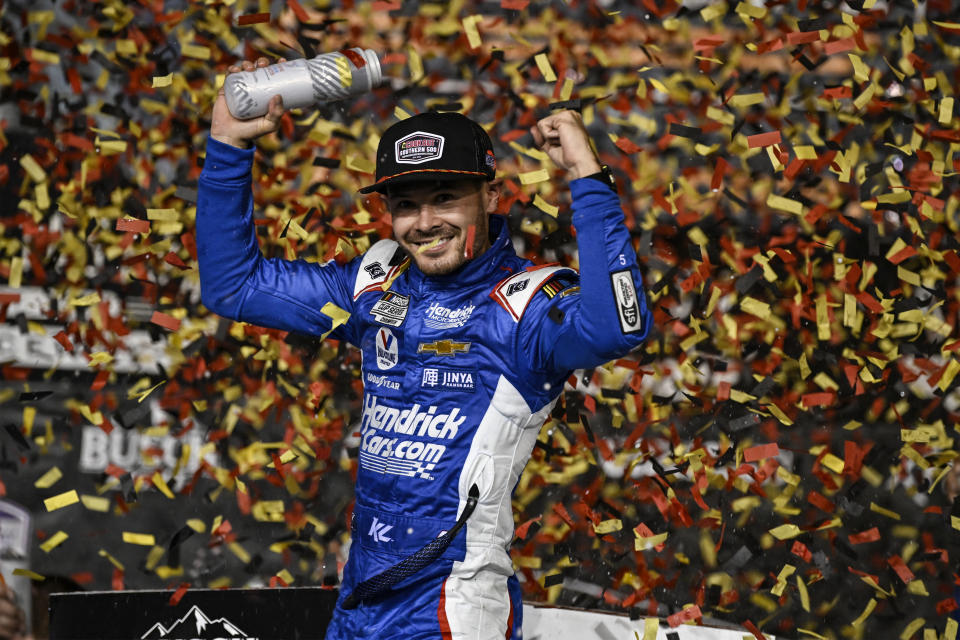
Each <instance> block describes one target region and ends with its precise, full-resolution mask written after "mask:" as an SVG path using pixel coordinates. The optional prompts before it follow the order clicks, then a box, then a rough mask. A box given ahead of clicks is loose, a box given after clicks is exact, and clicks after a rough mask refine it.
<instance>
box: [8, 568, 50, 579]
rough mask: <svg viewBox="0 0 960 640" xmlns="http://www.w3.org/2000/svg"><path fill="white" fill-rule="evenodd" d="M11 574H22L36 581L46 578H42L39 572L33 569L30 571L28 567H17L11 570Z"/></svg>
mask: <svg viewBox="0 0 960 640" xmlns="http://www.w3.org/2000/svg"><path fill="white" fill-rule="evenodd" d="M13 575H15V576H24V577H27V578H30V579H31V580H35V581H37V582H40V581H41V580H46V578H44V577H43V576H42V575H40V574H39V573H36V572H35V571H30V569H21V568H19V567H18V568H16V569H14V570H13Z"/></svg>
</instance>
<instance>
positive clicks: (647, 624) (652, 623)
mask: <svg viewBox="0 0 960 640" xmlns="http://www.w3.org/2000/svg"><path fill="white" fill-rule="evenodd" d="M659 628H660V620H659V619H658V618H647V619H646V620H644V621H643V640H657V630H658V629H659Z"/></svg>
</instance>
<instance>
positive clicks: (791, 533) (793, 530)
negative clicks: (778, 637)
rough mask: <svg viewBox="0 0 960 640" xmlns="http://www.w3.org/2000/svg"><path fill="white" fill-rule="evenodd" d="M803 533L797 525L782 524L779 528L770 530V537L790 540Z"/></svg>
mask: <svg viewBox="0 0 960 640" xmlns="http://www.w3.org/2000/svg"><path fill="white" fill-rule="evenodd" d="M801 533H803V532H802V531H800V527H798V526H797V525H795V524H782V525H780V526H779V527H774V528H773V529H770V535H772V536H773V537H774V538H776V539H777V540H788V539H790V538H796V537H797V536H798V535H800V534H801Z"/></svg>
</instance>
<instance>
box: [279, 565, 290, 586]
mask: <svg viewBox="0 0 960 640" xmlns="http://www.w3.org/2000/svg"><path fill="white" fill-rule="evenodd" d="M277 577H278V578H280V579H281V580H283V581H284V582H285V583H286V584H293V575H292V574H291V573H290V572H289V571H287V570H286V569H281V570H280V571H279V572H278V573H277Z"/></svg>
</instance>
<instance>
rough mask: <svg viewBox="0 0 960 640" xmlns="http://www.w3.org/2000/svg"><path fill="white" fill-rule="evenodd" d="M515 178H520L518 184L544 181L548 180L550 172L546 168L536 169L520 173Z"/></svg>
mask: <svg viewBox="0 0 960 640" xmlns="http://www.w3.org/2000/svg"><path fill="white" fill-rule="evenodd" d="M517 178H519V179H520V184H536V183H537V182H546V181H547V180H549V179H550V172H549V171H547V170H546V169H538V170H536V171H527V172H526V173H521V174H519V175H518V176H517Z"/></svg>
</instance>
